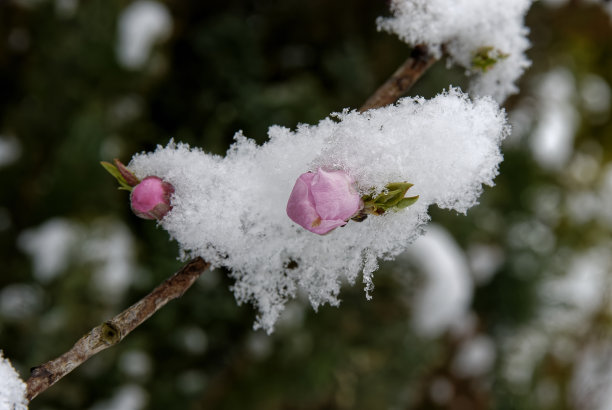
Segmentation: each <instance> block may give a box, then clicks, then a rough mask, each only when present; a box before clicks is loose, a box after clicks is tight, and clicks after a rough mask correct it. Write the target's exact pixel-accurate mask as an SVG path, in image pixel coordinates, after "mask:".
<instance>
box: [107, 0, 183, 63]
mask: <svg viewBox="0 0 612 410" xmlns="http://www.w3.org/2000/svg"><path fill="white" fill-rule="evenodd" d="M171 27H172V18H171V16H170V12H169V11H168V9H167V8H166V6H164V5H163V4H162V3H159V2H156V1H148V0H138V1H135V2H134V3H132V4H130V5H129V6H127V7H126V8H125V10H124V11H123V12H122V13H121V16H120V17H119V22H118V28H119V35H118V43H117V59H118V60H119V62H120V63H121V64H122V65H123V66H125V67H127V68H131V69H138V68H141V67H142V66H143V65H144V64H145V63H146V62H147V59H148V58H149V53H150V52H151V48H152V47H153V45H154V44H155V42H156V41H158V40H159V39H163V38H164V37H166V36H168V34H169V33H170V30H171Z"/></svg>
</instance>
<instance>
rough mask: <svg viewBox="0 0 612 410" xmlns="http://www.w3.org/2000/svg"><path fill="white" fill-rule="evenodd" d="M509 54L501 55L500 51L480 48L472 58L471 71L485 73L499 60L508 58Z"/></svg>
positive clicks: (489, 47) (486, 47) (491, 48)
mask: <svg viewBox="0 0 612 410" xmlns="http://www.w3.org/2000/svg"><path fill="white" fill-rule="evenodd" d="M508 56H509V54H506V53H503V52H501V51H500V50H498V49H496V48H494V47H491V46H485V47H480V48H479V49H478V50H476V52H475V53H474V57H472V69H473V70H480V71H482V72H487V71H489V70H490V69H491V68H493V66H494V65H495V64H497V63H498V62H499V61H500V60H504V59H506V58H508Z"/></svg>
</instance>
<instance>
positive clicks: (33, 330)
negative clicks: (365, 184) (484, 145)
mask: <svg viewBox="0 0 612 410" xmlns="http://www.w3.org/2000/svg"><path fill="white" fill-rule="evenodd" d="M129 3H130V2H128V1H125V0H81V1H78V0H75V1H74V3H72V2H70V1H68V2H66V1H60V0H57V1H49V0H21V1H10V0H8V1H7V0H5V1H0V38H1V39H2V40H1V41H0V135H3V136H9V137H13V136H14V138H15V139H16V140H17V141H18V143H19V146H20V157H19V159H18V160H17V161H15V162H13V163H11V164H9V165H6V166H4V167H3V168H0V175H1V176H2V183H3V187H4V189H3V190H1V191H0V198H1V200H0V211H1V212H0V216H1V218H0V220H3V221H4V222H2V221H0V222H2V223H0V252H1V255H2V256H1V260H2V261H3V263H2V264H3V268H2V270H1V272H2V273H1V274H0V290H1V289H18V288H15V286H16V285H25V286H27V289H28V292H29V293H28V294H32V295H34V296H35V297H34V299H32V300H33V301H32V302H31V303H30V304H28V303H26V302H27V300H26V302H24V301H21V302H20V303H22V304H25V307H23V306H22V307H23V309H22V311H23V312H24V313H23V314H15V315H10V314H7V312H10V309H11V306H9V305H8V302H7V300H8V297H7V296H6V293H5V294H0V302H1V303H0V305H1V304H2V303H4V306H5V307H2V306H0V307H1V308H2V309H0V347H1V348H2V349H3V350H4V352H5V355H6V356H7V357H9V358H10V359H11V360H12V361H13V363H14V364H15V366H17V367H18V369H19V370H20V371H21V374H22V375H23V376H24V377H25V376H26V375H27V371H28V368H29V367H33V366H36V365H38V364H41V363H43V362H45V361H47V360H49V359H51V358H53V357H56V356H57V355H59V354H61V353H62V352H64V351H66V350H67V349H68V348H69V347H70V346H71V345H72V344H73V343H74V342H75V341H76V340H77V339H78V338H79V337H80V336H81V335H82V334H83V333H85V332H86V331H88V330H89V329H90V328H92V327H93V326H95V325H97V324H98V323H100V322H102V321H104V320H106V319H108V318H109V317H110V316H112V315H114V314H116V313H117V312H119V311H120V310H122V309H123V308H125V307H127V306H128V305H130V304H131V303H133V302H135V301H136V300H138V299H139V298H140V297H142V296H143V295H144V294H146V293H147V292H148V291H149V290H151V289H152V288H153V287H154V286H155V285H156V284H157V283H159V282H160V281H162V280H163V279H164V278H166V277H167V276H169V275H170V274H171V273H172V272H174V271H176V270H177V269H178V268H179V267H180V266H181V263H180V262H179V261H177V259H176V258H177V255H178V251H177V246H176V244H174V243H173V242H171V241H169V239H168V235H167V233H166V232H164V231H163V230H161V229H157V228H156V227H155V224H153V223H151V222H150V221H144V220H139V219H137V218H136V217H135V216H133V215H132V214H131V212H130V210H129V206H128V204H127V194H126V193H125V192H121V191H117V190H116V187H115V183H114V181H113V180H112V178H110V177H109V176H108V175H107V174H106V172H105V171H104V170H103V169H102V167H100V166H99V161H101V160H112V158H114V157H118V158H120V159H121V160H122V161H124V162H127V161H128V160H129V158H130V157H131V155H132V154H133V153H135V152H139V151H143V150H150V149H153V148H154V147H155V146H156V145H157V144H165V143H167V142H168V140H169V139H170V138H176V139H177V140H180V141H184V142H187V143H189V144H192V145H195V146H200V147H202V148H204V149H205V150H207V151H209V152H214V153H217V154H223V153H224V152H225V150H226V149H227V147H228V146H229V144H230V143H231V142H232V136H233V134H234V132H236V131H238V130H243V131H244V133H245V135H246V136H248V137H250V138H254V139H255V140H257V141H258V142H260V143H261V142H264V141H265V139H266V131H267V128H268V127H269V126H270V125H273V124H278V125H282V126H287V127H291V128H293V127H295V126H296V125H297V124H299V123H316V122H317V121H319V120H320V119H322V118H324V117H326V116H327V115H328V114H329V113H330V112H333V111H338V110H342V109H343V108H345V107H350V108H357V107H359V106H360V105H361V104H362V103H363V102H364V101H365V99H366V98H367V97H368V96H369V95H370V94H371V93H372V92H373V91H374V90H375V89H376V87H377V86H378V85H380V84H382V82H383V81H384V80H385V79H386V78H387V77H388V75H390V74H391V73H392V72H393V71H394V70H395V68H396V67H397V66H398V65H399V64H401V62H402V61H403V60H404V59H405V58H406V57H407V56H408V55H409V52H410V50H409V49H408V47H407V46H406V45H405V44H403V43H401V42H400V41H399V40H397V39H396V38H394V37H393V36H390V35H387V34H384V33H378V32H377V31H376V25H375V19H376V17H377V16H381V15H386V14H388V11H387V4H386V2H385V1H382V0H338V1H333V2H330V1H326V0H310V1H298V0H284V1H279V0H226V1H224V2H213V1H188V0H168V1H165V2H164V4H165V6H166V7H167V8H168V10H169V11H170V14H171V17H172V24H173V29H172V33H171V35H170V36H169V38H167V39H165V40H164V41H161V42H159V43H158V44H156V46H155V48H154V50H153V51H152V54H151V56H150V59H149V63H148V64H147V65H145V66H144V67H143V68H142V69H140V70H129V69H126V68H124V67H122V66H121V65H120V64H119V63H118V61H117V58H116V45H117V41H118V38H117V25H118V23H117V21H118V16H119V15H120V13H121V11H122V10H123V9H124V8H125V7H126V6H127V5H128V4H129ZM62 4H64V5H66V4H68V5H70V4H73V5H74V9H70V7H69V8H68V10H67V11H66V9H65V8H63V7H62ZM527 25H528V26H529V27H530V28H531V36H530V38H531V40H532V42H533V47H532V49H531V50H530V52H529V55H530V58H531V59H532V60H533V67H532V68H531V69H530V70H529V72H528V73H527V75H526V76H525V77H524V78H523V80H522V82H521V90H522V94H521V96H517V97H514V98H512V99H510V100H509V101H508V103H507V107H508V109H509V110H511V109H512V108H514V107H515V106H517V105H518V104H519V103H520V101H521V100H520V99H521V98H522V95H523V94H529V92H530V88H532V86H533V84H534V78H536V76H537V75H538V74H540V73H544V72H547V71H548V70H550V69H552V68H554V67H556V66H558V65H563V66H565V67H567V68H568V69H570V70H571V71H572V72H573V73H574V76H575V77H576V78H577V79H580V78H582V77H583V76H585V75H587V74H589V73H594V74H597V75H598V76H600V77H601V78H603V79H605V80H606V81H607V82H608V84H610V83H612V42H611V41H610V38H612V25H611V23H610V18H609V16H607V15H606V14H604V13H603V11H602V10H601V9H600V8H598V7H596V6H587V5H579V4H574V3H572V5H571V6H566V7H561V8H558V9H552V8H546V7H545V6H544V5H542V4H541V3H536V5H534V7H533V10H532V11H531V12H530V14H529V15H528V18H527ZM465 83H466V79H465V77H464V75H463V73H462V72H461V70H457V69H450V70H449V69H447V68H446V67H445V66H444V63H438V64H436V65H435V66H434V67H433V68H432V69H431V70H430V71H429V72H428V73H427V74H426V75H425V76H424V77H423V78H422V79H421V80H420V82H419V83H418V84H417V86H415V87H414V89H413V90H412V91H411V95H424V96H426V97H430V96H432V95H435V94H436V93H438V92H440V91H441V90H442V89H444V88H446V87H448V86H449V85H450V84H452V85H464V84H465ZM581 114H584V115H585V117H584V118H586V116H587V114H586V113H581ZM611 135H612V122H610V121H607V117H606V118H604V120H603V121H595V120H594V121H588V120H584V121H583V122H582V123H581V128H580V130H579V133H578V135H577V137H576V141H575V150H576V151H580V150H587V149H588V147H589V146H590V145H589V143H590V142H593V141H595V142H596V143H597V144H598V146H600V147H601V149H602V161H607V160H610V159H611V157H612V138H609V137H610V136H611ZM504 154H505V161H504V162H503V164H502V166H501V169H500V176H499V177H498V178H497V180H496V187H494V188H488V189H486V190H485V194H484V195H483V197H482V198H481V204H480V205H479V206H478V207H476V208H474V209H472V210H471V211H470V212H469V214H468V215H467V216H464V215H455V214H450V213H448V212H446V211H441V210H437V209H434V210H432V219H433V221H434V222H436V223H438V224H440V225H442V226H444V227H445V228H446V229H448V230H449V231H450V232H451V233H452V235H453V237H454V238H455V239H456V241H457V242H458V244H459V245H460V246H461V247H462V248H463V249H468V248H469V246H470V244H471V243H474V242H479V243H489V244H492V245H495V246H497V247H499V248H500V249H502V250H503V252H504V254H505V262H504V263H503V264H502V265H501V266H500V267H499V268H498V269H497V271H496V272H495V276H494V277H493V278H492V279H491V280H490V281H489V282H486V283H483V284H482V285H479V286H477V287H476V289H475V295H474V298H473V305H472V307H473V309H474V312H475V317H476V318H477V319H476V320H477V322H478V327H479V331H480V332H482V333H484V334H486V335H488V336H489V337H491V338H492V339H493V340H494V341H495V343H496V347H497V352H498V355H497V361H496V364H495V367H494V370H493V371H492V372H491V373H489V374H487V375H486V378H485V382H482V380H480V381H474V380H461V379H460V378H459V379H455V380H454V382H453V383H455V385H454V388H455V393H456V394H457V397H462V398H463V400H464V401H463V404H464V405H465V406H467V407H457V406H459V405H458V404H456V403H457V402H456V401H452V402H450V403H447V404H443V403H438V402H435V401H434V400H432V398H431V397H430V388H431V385H432V383H433V381H434V380H435V379H436V378H437V377H439V376H440V375H445V376H448V377H449V378H451V379H452V377H451V376H450V375H449V363H450V361H452V357H453V354H455V353H456V349H457V346H456V341H453V338H452V335H448V334H447V335H443V336H441V337H437V338H426V337H424V336H422V335H418V334H417V333H415V331H414V330H413V327H412V325H411V308H410V306H411V304H410V300H412V298H414V295H415V294H416V293H418V289H419V286H421V282H422V280H423V277H422V275H421V274H419V272H417V271H415V270H414V268H411V267H408V266H401V265H398V264H393V263H388V264H385V265H383V268H382V269H381V270H380V271H379V272H378V273H377V274H376V278H375V283H376V289H375V291H374V299H373V300H372V301H366V300H365V297H364V295H363V292H362V289H361V286H360V285H357V286H352V287H351V286H346V287H345V288H344V289H343V293H342V298H343V302H342V305H341V306H340V307H339V308H336V307H329V306H325V307H322V308H320V309H319V312H317V313H315V312H313V311H312V309H311V308H310V307H309V306H308V304H307V302H306V301H304V300H301V299H298V300H297V301H295V302H292V303H291V304H290V306H289V308H288V310H289V313H288V317H289V319H287V320H285V321H281V323H280V324H279V326H278V329H277V331H276V332H275V333H274V334H273V335H271V336H267V335H265V334H264V333H262V332H261V331H259V332H255V331H253V330H252V323H253V320H254V315H255V312H254V311H253V310H252V309H251V308H250V307H249V306H237V305H236V303H235V301H234V299H233V296H232V294H231V292H230V290H229V288H230V287H231V283H232V282H231V279H229V278H228V277H227V275H226V273H224V272H221V271H214V272H210V273H206V274H205V275H204V276H203V277H202V279H201V280H200V281H199V282H198V285H197V286H195V287H194V289H192V290H190V291H189V292H188V293H187V294H185V295H184V296H183V297H182V298H181V299H180V300H178V301H175V302H173V303H171V304H170V305H168V306H167V307H165V308H164V309H162V310H161V311H160V312H159V313H157V314H156V315H155V316H154V317H153V318H152V319H150V320H149V321H148V322H146V323H145V324H144V325H142V326H141V327H140V328H138V329H137V330H136V331H135V332H133V333H132V334H131V335H130V336H129V337H127V338H126V339H125V340H124V341H123V342H122V343H121V344H120V345H118V346H116V347H114V348H112V349H109V350H107V351H105V352H103V353H102V354H100V355H98V356H96V357H94V358H93V359H91V360H90V361H89V362H87V363H86V364H85V365H83V366H82V367H81V368H79V369H77V370H76V371H75V372H74V373H73V374H71V375H69V376H67V377H66V378H64V379H63V380H61V381H60V382H59V383H58V384H57V385H56V386H54V387H52V388H51V389H49V390H48V391H47V392H45V393H43V394H42V395H41V396H40V397H38V398H37V399H35V400H34V401H33V402H32V404H31V407H30V408H31V409H84V408H92V406H95V405H96V404H97V403H98V404H99V403H100V402H101V401H107V400H109V399H110V398H111V397H113V396H114V395H115V394H116V393H117V391H118V389H120V388H121V387H122V386H126V385H129V386H134V385H135V386H140V387H141V388H142V390H139V391H141V392H144V394H145V396H146V405H145V408H150V409H271V410H273V409H286V410H293V409H295V410H298V409H299V410H301V409H304V410H306V409H408V408H411V409H412V408H423V409H426V408H427V409H428V408H449V409H450V408H453V409H459V408H471V409H478V408H498V409H535V408H538V409H544V408H551V409H553V408H554V409H565V408H573V407H572V406H573V404H572V403H571V400H570V399H569V398H568V397H569V395H568V394H565V390H567V389H568V387H567V385H568V380H569V378H570V377H571V374H572V369H571V365H568V364H563V363H561V364H559V363H554V361H555V360H554V357H549V358H546V359H545V360H543V361H542V363H540V364H538V367H537V372H538V374H537V375H536V376H535V377H534V378H533V379H532V381H531V382H530V383H531V384H530V386H529V388H527V389H524V390H517V389H516V388H514V387H513V385H512V383H510V382H509V381H508V380H506V379H505V377H504V375H503V372H502V368H503V363H504V360H505V358H504V356H503V352H504V350H503V346H504V343H505V340H506V338H507V337H508V335H510V334H514V333H516V332H519V331H520V329H521V328H522V327H523V326H525V325H526V324H528V323H529V322H530V321H532V320H533V319H534V317H536V316H537V311H538V306H539V305H540V300H539V296H538V295H539V294H538V292H537V287H538V284H539V283H540V282H541V281H542V280H544V279H545V277H546V275H547V274H550V272H551V271H554V269H552V270H551V269H550V267H551V266H552V265H554V264H555V261H556V259H555V258H556V256H559V255H558V253H557V252H556V251H555V252H553V253H552V254H550V253H548V254H541V253H538V252H536V251H533V250H530V249H522V248H516V247H513V246H512V245H511V244H510V243H509V239H508V232H509V230H510V229H511V227H512V226H513V225H514V224H515V223H517V222H519V221H530V220H533V219H534V218H535V219H537V218H538V216H537V215H536V212H535V211H534V209H533V206H532V203H533V200H534V198H533V193H534V192H535V191H537V190H538V189H539V188H541V187H554V188H555V189H557V190H558V191H559V192H561V193H562V195H564V196H565V195H572V192H573V190H574V189H575V188H576V186H575V184H572V183H571V181H569V180H568V178H567V175H566V174H564V173H563V172H549V171H546V170H543V169H542V168H541V167H540V166H539V165H538V164H537V163H536V162H535V161H534V160H533V159H532V157H531V156H530V153H529V147H528V143H527V142H526V141H525V140H520V141H519V142H518V143H516V144H513V145H510V146H507V147H505V149H504ZM3 218H4V219H3ZM52 218H65V219H66V220H70V221H75V223H77V222H78V223H79V224H82V225H83V226H93V225H92V224H95V223H96V222H93V221H100V220H101V221H102V225H105V224H110V222H108V221H110V220H113V221H116V220H119V221H122V222H123V223H125V224H126V225H127V226H128V227H129V231H130V232H131V235H132V236H133V237H134V239H135V240H136V242H135V252H136V255H137V257H136V260H137V263H136V265H135V266H137V271H136V272H132V275H133V279H132V280H131V282H130V285H129V287H128V289H127V291H126V292H124V293H120V294H119V296H118V297H117V298H115V297H105V296H104V294H103V293H102V294H101V293H100V292H99V289H97V288H96V286H95V285H93V284H92V283H96V282H95V272H96V270H95V266H94V265H95V264H94V263H93V262H90V261H89V260H88V259H87V260H88V261H89V262H86V263H83V262H82V260H83V258H81V259H79V257H74V258H73V259H71V260H70V261H69V262H68V264H67V266H65V267H63V268H62V269H61V271H60V273H59V275H58V276H57V277H55V278H51V279H49V280H43V281H41V280H40V278H37V277H36V276H35V275H34V273H33V272H34V271H35V267H33V264H32V261H31V260H30V258H29V257H28V256H27V255H26V254H25V253H24V251H23V247H20V246H18V244H19V243H20V241H21V240H20V239H19V238H20V237H22V235H23V232H24V231H26V230H28V229H31V228H34V227H37V226H40V225H41V224H43V223H45V221H48V220H49V219H52ZM5 220H7V221H8V222H7V221H5ZM105 221H107V222H105ZM87 232H89V231H87ZM554 234H555V237H556V248H555V249H556V250H561V249H583V248H587V247H588V246H590V245H593V244H596V243H599V242H601V241H603V240H605V239H606V238H608V237H609V234H610V232H609V231H608V230H606V229H605V228H602V227H601V226H597V224H592V225H590V226H584V225H579V224H576V223H575V222H574V221H572V220H571V218H569V217H567V216H562V222H561V223H560V224H559V225H557V226H556V228H555V231H554ZM84 235H85V236H87V235H89V234H88V233H86V234H84ZM559 252H561V251H559ZM79 260H81V262H79ZM521 261H523V262H524V261H528V263H521ZM2 295H4V296H2ZM440 303H444V301H440ZM18 307H19V306H18ZM291 318H293V319H292V320H291ZM596 319H597V320H595V319H594V322H593V323H594V326H595V327H594V328H596V329H598V331H602V332H604V333H605V331H606V330H607V332H609V329H610V320H609V319H610V318H608V317H607V316H606V315H603V316H599V317H597V318H596ZM582 336H583V335H582ZM134 352H136V353H137V354H134ZM139 354H140V356H139ZM143 355H144V356H143ZM139 357H140V358H142V357H145V360H144V363H145V364H144V365H141V366H135V367H134V366H131V367H130V363H131V361H134V360H136V362H137V363H138V358H139ZM147 357H148V359H146V358H147ZM134 358H136V359H134ZM130 360H131V361H130ZM147 360H148V361H147ZM147 363H148V364H147ZM134 368H135V369H136V370H133V369H134ZM130 369H132V370H130ZM139 369H140V370H139ZM143 369H144V370H143ZM540 376H542V377H546V378H548V379H552V380H553V381H554V383H556V384H557V385H558V386H560V387H559V394H558V395H557V396H555V399H554V400H552V401H550V402H549V403H548V405H544V404H542V403H541V402H538V401H537V396H534V391H536V389H537V386H538V381H539V377H540ZM453 403H455V404H453ZM466 403H467V404H466Z"/></svg>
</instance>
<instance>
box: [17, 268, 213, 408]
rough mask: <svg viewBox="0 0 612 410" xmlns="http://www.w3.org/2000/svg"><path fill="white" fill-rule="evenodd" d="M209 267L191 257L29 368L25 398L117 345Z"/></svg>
mask: <svg viewBox="0 0 612 410" xmlns="http://www.w3.org/2000/svg"><path fill="white" fill-rule="evenodd" d="M209 266H210V264H209V263H207V262H205V261H204V260H203V259H202V258H195V259H193V260H192V261H190V262H189V263H187V264H186V265H185V266H183V267H182V268H181V270H179V271H178V272H176V273H175V274H174V275H172V276H171V277H170V278H168V279H166V280H165V281H164V282H162V283H161V284H160V285H159V286H158V287H156V288H155V289H154V290H153V291H152V292H151V293H149V294H148V295H147V296H145V297H144V298H142V299H141V300H140V301H138V302H137V303H135V304H134V305H132V306H130V307H129V308H128V309H126V310H124V311H123V312H121V313H119V314H118V315H117V316H115V317H114V318H112V319H111V320H109V321H107V322H104V323H102V324H101V325H99V326H96V327H95V328H93V329H92V330H91V331H89V333H87V334H86V335H84V336H83V337H82V338H80V339H79V340H78V341H77V342H76V343H75V345H74V346H73V347H72V348H71V349H70V350H69V351H67V352H66V353H64V354H63V355H61V356H60V357H58V358H56V359H54V360H51V361H49V362H47V363H45V364H42V365H40V366H38V367H35V368H33V369H32V372H31V375H30V378H29V379H28V381H27V393H26V396H27V399H28V400H32V399H33V398H34V397H36V396H38V395H39V394H40V393H41V392H43V391H45V390H46V389H48V388H49V387H51V386H52V385H53V384H54V383H55V382H57V381H58V380H59V379H61V378H62V377H64V376H65V375H67V374H68V373H70V372H71V371H72V370H74V369H75V368H77V367H78V366H80V365H81V364H82V363H83V362H85V361H86V360H87V359H89V358H90V357H91V356H93V355H95V354H97V353H99V352H101V351H102V350H105V349H107V348H109V347H111V346H113V345H116V344H117V343H119V342H120V341H121V340H123V338H124V337H125V336H127V335H128V334H129V333H130V332H131V331H132V330H134V329H135V328H136V327H138V326H139V325H140V324H141V323H143V322H144V321H145V320H147V319H148V318H149V317H151V316H152V315H153V313H155V312H157V311H158V310H159V309H161V308H162V307H163V306H164V305H165V304H166V303H168V302H169V301H171V300H173V299H176V298H178V297H181V296H182V295H183V294H184V293H185V291H187V289H189V288H190V287H191V285H193V283H194V282H195V281H196V279H197V278H198V277H200V275H201V274H202V273H203V272H204V271H205V270H206V269H208V267H209Z"/></svg>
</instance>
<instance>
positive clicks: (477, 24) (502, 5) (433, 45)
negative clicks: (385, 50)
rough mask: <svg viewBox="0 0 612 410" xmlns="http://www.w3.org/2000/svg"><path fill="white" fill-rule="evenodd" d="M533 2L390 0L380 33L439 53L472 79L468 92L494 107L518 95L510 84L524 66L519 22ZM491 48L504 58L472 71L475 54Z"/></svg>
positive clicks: (523, 39)
mask: <svg viewBox="0 0 612 410" xmlns="http://www.w3.org/2000/svg"><path fill="white" fill-rule="evenodd" d="M531 3H532V0H391V11H392V13H393V16H392V17H388V18H382V17H381V18H379V19H378V21H377V23H378V28H379V30H385V31H388V32H391V33H395V34H397V35H398V36H399V37H400V38H401V39H402V40H403V41H405V42H406V43H408V44H410V45H413V46H415V45H419V44H425V45H427V46H429V48H430V50H432V51H433V52H434V53H435V54H437V55H440V54H441V52H442V49H444V51H445V53H447V54H448V56H449V57H450V61H451V62H452V63H455V64H458V65H460V66H462V67H464V68H466V69H467V70H468V72H470V73H471V74H474V78H473V80H472V82H471V91H472V92H474V93H475V94H476V95H490V96H492V97H493V98H495V100H496V101H498V102H503V101H504V100H505V99H506V97H507V96H509V95H511V94H514V93H516V92H517V91H518V89H517V87H516V85H515V82H516V80H517V79H518V78H519V77H520V76H521V75H522V74H523V72H524V71H525V69H526V68H527V67H529V65H530V62H529V60H528V59H527V57H526V56H525V50H527V48H528V47H529V45H530V44H529V40H528V39H527V34H528V32H529V30H528V29H527V28H526V27H525V26H524V24H523V20H524V16H525V14H526V13H527V10H528V9H529V7H530V6H531ZM486 47H492V50H497V52H501V53H502V54H504V55H507V57H505V58H501V59H498V61H497V63H496V64H495V65H494V66H492V67H491V68H490V69H488V70H485V71H484V72H483V71H482V70H478V69H475V68H474V67H473V60H474V57H475V55H476V54H478V53H479V51H481V50H483V48H486Z"/></svg>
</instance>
